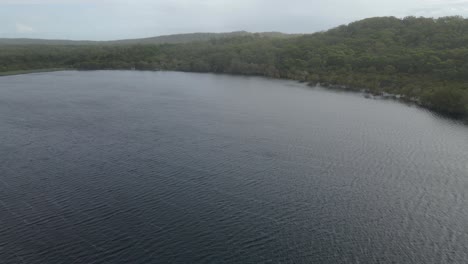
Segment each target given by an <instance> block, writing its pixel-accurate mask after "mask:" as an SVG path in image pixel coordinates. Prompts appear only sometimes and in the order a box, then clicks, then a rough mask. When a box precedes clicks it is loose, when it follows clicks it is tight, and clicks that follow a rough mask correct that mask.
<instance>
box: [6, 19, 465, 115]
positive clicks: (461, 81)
mask: <svg viewBox="0 0 468 264" xmlns="http://www.w3.org/2000/svg"><path fill="white" fill-rule="evenodd" d="M43 68H75V69H83V70H95V69H132V68H135V69H139V70H160V69H164V70H179V71H195V72H216V73H234V74H248V75H261V76H268V77H275V78H289V79H295V80H301V81H309V82H313V83H317V82H320V83H322V84H330V85H333V84H340V85H346V86H348V87H349V88H351V89H366V90H369V91H371V92H374V93H382V92H387V93H395V94H400V95H401V96H404V97H406V98H408V99H411V100H414V101H417V102H419V103H421V104H422V105H425V106H427V107H430V108H432V109H434V110H436V111H439V112H444V113H447V114H451V115H457V116H463V115H465V116H468V109H467V108H468V107H467V105H468V102H467V98H468V96H467V94H468V20H467V19H464V18H462V17H458V16H455V17H443V18H438V19H432V18H422V17H406V18H404V19H398V18H395V17H380V18H369V19H364V20H361V21H357V22H353V23H351V24H349V25H343V26H339V27H337V28H334V29H331V30H329V31H327V32H320V33H315V34H309V35H303V36H294V37H291V36H289V37H288V36H286V35H285V36H282V37H278V36H277V35H275V34H274V33H272V34H238V35H236V36H234V37H229V38H216V39H211V40H210V41H196V42H191V43H181V44H160V45H141V44H135V45H112V46H111V45H109V46H101V45H88V46H73V45H66V46H58V45H30V46H8V45H4V46H0V71H2V72H5V71H15V70H24V69H43Z"/></svg>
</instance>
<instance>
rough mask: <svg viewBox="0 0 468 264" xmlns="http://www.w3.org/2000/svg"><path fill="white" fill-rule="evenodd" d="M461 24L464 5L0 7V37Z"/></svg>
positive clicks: (438, 1) (228, 1) (2, 1)
mask: <svg viewBox="0 0 468 264" xmlns="http://www.w3.org/2000/svg"><path fill="white" fill-rule="evenodd" d="M389 15H392V16H397V17H404V16H408V15H415V16H430V17H439V16H446V15H462V16H465V17H468V1H465V0H384V1H381V0H0V38H2V37H3V38H5V37H8V38H54V39H75V40H83V39H89V40H111V39H123V38H139V37H150V36H157V35H166V34H175V33H189V32H228V31H237V30H247V31H252V32H263V31H282V32H287V33H311V32H316V31H320V30H326V29H329V28H331V27H335V26H338V25H341V24H346V23H349V22H352V21H354V20H358V19H362V18H367V17H373V16H389Z"/></svg>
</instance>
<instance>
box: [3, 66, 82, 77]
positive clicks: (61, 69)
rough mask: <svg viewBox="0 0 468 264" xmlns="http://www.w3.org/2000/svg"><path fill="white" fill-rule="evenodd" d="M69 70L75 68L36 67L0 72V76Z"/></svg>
mask: <svg viewBox="0 0 468 264" xmlns="http://www.w3.org/2000/svg"><path fill="white" fill-rule="evenodd" d="M70 70H75V69H71V68H51V69H37V70H18V71H7V72H0V77H6V76H15V75H23V74H30V73H41V72H57V71H70Z"/></svg>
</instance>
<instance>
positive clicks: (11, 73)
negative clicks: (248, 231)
mask: <svg viewBox="0 0 468 264" xmlns="http://www.w3.org/2000/svg"><path fill="white" fill-rule="evenodd" d="M100 70H104V71H115V70H125V69H99V70H80V69H74V68H51V69H37V70H18V71H9V72H0V77H6V76H15V75H23V74H24V75H25V74H32V73H47V72H58V71H100ZM127 70H128V69H127ZM128 71H151V72H160V71H164V70H128ZM173 71H174V72H188V73H211V74H219V73H214V72H194V71H190V72H189V71H177V70H173ZM227 74H230V75H234V76H246V77H249V76H250V77H251V76H257V77H265V78H272V79H275V80H291V81H297V82H300V83H305V84H306V85H307V86H310V87H314V86H320V87H323V88H324V89H328V90H341V91H344V92H352V93H363V94H364V96H365V97H366V98H369V97H368V96H370V97H373V98H376V99H382V100H384V99H391V100H395V101H397V102H400V103H410V104H413V105H416V106H418V107H421V108H424V109H427V110H429V111H432V112H434V113H437V114H438V115H441V116H444V117H445V118H450V119H455V120H459V121H461V122H463V123H464V124H466V125H468V117H465V116H461V117H457V116H450V115H446V114H444V113H441V112H438V111H435V110H434V109H431V107H428V106H427V105H424V104H423V103H421V101H420V99H419V98H417V97H413V98H407V97H405V96H403V95H399V94H391V93H387V92H382V93H381V94H375V93H372V92H370V91H369V90H368V89H365V88H361V89H358V88H355V87H351V86H348V85H345V84H329V83H324V84H321V83H315V82H308V81H301V80H294V79H287V78H286V79H284V78H275V77H268V76H261V75H244V74H235V73H234V74H233V73H227Z"/></svg>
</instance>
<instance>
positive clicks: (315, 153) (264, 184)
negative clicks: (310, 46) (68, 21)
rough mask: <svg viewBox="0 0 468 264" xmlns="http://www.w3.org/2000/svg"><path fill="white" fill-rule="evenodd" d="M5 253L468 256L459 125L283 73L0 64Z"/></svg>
mask: <svg viewBox="0 0 468 264" xmlns="http://www.w3.org/2000/svg"><path fill="white" fill-rule="evenodd" d="M0 157H1V159H0V263H2V264H3V263H27V264H29V263H38V264H39V263H41V264H42V263H264V262H271V263H467V262H468V127H467V126H464V125H462V124H460V123H457V122H456V121H452V120H448V119H444V118H441V117H437V116H435V115H433V114H431V113H430V112H427V111H424V110H421V109H419V108H416V107H411V106H407V105H404V104H401V103H397V102H393V101H384V100H372V99H366V98H364V97H363V96H362V95H359V94H351V93H337V92H332V91H326V90H322V89H320V88H309V87H306V86H305V85H303V84H298V83H295V82H290V81H280V80H268V79H262V78H247V77H233V76H216V75H211V74H188V73H170V72H166V73H155V72H131V71H129V72H125V71H124V72H118V71H114V72H106V71H98V72H56V73H41V74H31V75H22V76H10V77H1V78H0Z"/></svg>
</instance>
